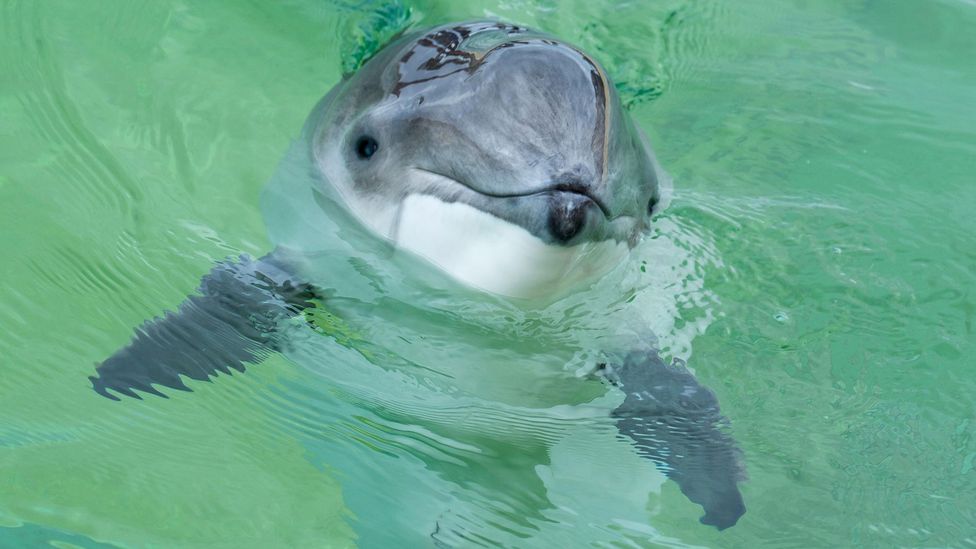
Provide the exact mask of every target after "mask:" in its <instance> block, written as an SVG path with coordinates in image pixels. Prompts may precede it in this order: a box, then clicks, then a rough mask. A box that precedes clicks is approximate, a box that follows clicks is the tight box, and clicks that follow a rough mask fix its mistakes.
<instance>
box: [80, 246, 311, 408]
mask: <svg viewBox="0 0 976 549" xmlns="http://www.w3.org/2000/svg"><path fill="white" fill-rule="evenodd" d="M316 297H317V295H316V293H315V290H314V288H312V287H311V286H309V285H307V284H300V283H295V282H293V281H292V279H291V276H290V275H289V274H288V272H287V271H286V270H285V266H284V265H283V264H282V263H281V262H280V261H279V260H277V259H276V258H275V257H274V255H273V254H269V255H267V256H265V257H263V258H261V259H259V260H257V261H255V260H253V259H250V258H248V257H246V256H242V257H241V258H240V259H239V260H238V261H236V262H230V261H227V262H222V263H220V264H218V265H217V266H216V267H214V269H213V270H212V271H210V273H208V274H207V275H206V276H204V277H203V280H202V281H201V283H200V287H199V294H198V295H192V296H190V297H188V298H187V299H186V300H185V301H184V302H183V303H182V304H180V307H179V309H178V310H177V311H176V312H168V313H166V314H165V316H163V317H162V318H155V319H153V320H150V321H148V322H146V323H145V324H143V325H142V326H141V327H140V328H138V329H137V330H136V334H135V337H134V338H133V339H132V341H131V342H130V343H129V345H128V346H127V347H125V348H123V349H121V350H119V351H117V352H116V353H115V354H113V355H112V356H110V357H109V358H108V359H106V360H105V361H104V362H102V363H101V364H99V365H98V366H97V367H96V374H97V375H95V376H91V377H90V378H89V379H90V380H91V382H92V387H93V388H94V389H95V391H96V392H98V393H99V394H101V395H103V396H105V397H108V398H110V399H113V400H119V398H118V397H117V396H115V395H114V394H112V393H110V392H109V390H110V389H111V390H112V391H114V392H116V393H119V394H123V395H127V396H130V397H134V398H141V397H140V396H139V394H138V393H136V392H135V391H136V390H139V391H143V392H147V393H152V394H156V395H159V396H164V397H165V395H163V394H162V393H161V392H159V390H158V389H156V388H155V387H153V385H161V386H165V387H170V388H172V389H178V390H181V391H189V390H190V389H189V388H188V387H187V386H186V384H185V383H183V380H182V379H181V377H180V376H186V377H188V378H190V379H196V380H209V379H210V377H211V376H213V375H217V374H218V373H219V372H223V373H225V374H230V373H231V369H233V370H237V371H239V372H243V371H244V363H245V362H257V361H259V360H260V358H261V355H262V354H263V353H266V352H268V351H269V350H271V349H273V348H274V333H275V330H276V326H277V324H278V323H279V322H281V321H282V320H284V319H286V318H289V317H292V316H295V315H297V314H299V313H301V311H302V310H304V309H305V308H307V307H311V306H314V304H313V302H312V301H311V300H312V299H315V298H316Z"/></svg>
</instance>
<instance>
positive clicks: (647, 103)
mask: <svg viewBox="0 0 976 549" xmlns="http://www.w3.org/2000/svg"><path fill="white" fill-rule="evenodd" d="M484 16H497V17H501V18H505V19H508V20H512V21H515V22H518V23H523V24H527V25H531V26H534V27H537V28H541V29H543V30H545V31H548V32H550V33H553V34H555V35H558V36H560V37H562V38H564V39H567V40H569V41H572V42H574V43H577V44H579V45H580V46H582V47H583V48H585V49H586V50H588V51H590V52H591V53H592V54H593V55H594V56H595V57H597V58H599V59H600V60H601V61H602V62H603V63H604V64H605V65H606V66H607V68H608V71H609V72H610V74H611V76H612V77H613V78H614V79H615V81H616V84H617V86H618V89H619V90H620V92H621V95H622V97H623V99H624V100H625V102H626V103H627V104H628V105H629V106H630V109H631V112H632V113H633V115H634V116H635V117H636V119H637V120H638V121H639V123H640V124H641V126H642V127H643V128H644V129H645V131H646V132H647V133H648V135H649V136H650V138H651V140H652V142H653V143H654V147H655V150H656V152H657V155H658V157H659V159H660V160H661V163H662V164H663V165H664V166H665V167H666V168H667V169H668V171H669V172H670V173H671V175H672V176H673V178H674V181H675V188H676V191H675V198H674V201H673V203H672V204H671V206H670V208H669V209H668V210H667V211H665V212H664V214H663V215H661V216H660V217H659V218H658V219H657V220H656V223H657V225H658V229H657V232H656V233H655V237H654V238H652V239H650V240H649V241H648V242H647V243H646V244H647V246H645V247H644V249H643V252H642V253H644V254H646V257H648V258H650V259H651V262H650V264H649V269H648V272H650V273H653V274H654V276H655V277H660V281H658V282H656V283H654V284H652V285H651V286H650V289H651V290H653V291H652V292H648V294H649V295H648V296H646V299H645V303H646V304H647V305H646V306H645V309H646V310H647V315H648V317H649V320H648V322H649V323H650V324H652V325H653V328H654V331H655V332H656V333H657V335H658V336H659V337H660V338H661V341H662V342H663V343H664V344H665V349H666V351H668V352H669V353H673V354H674V355H680V356H682V357H684V358H688V360H689V364H690V365H693V366H694V368H695V369H696V372H697V375H698V377H699V379H700V380H701V381H702V382H703V383H704V384H705V385H707V386H709V387H711V388H712V389H713V390H714V391H715V392H716V394H717V395H718V398H719V401H720V402H721V404H722V409H723V412H724V413H725V415H727V416H728V417H729V418H730V420H731V422H732V428H733V431H732V432H733V433H734V435H735V438H736V439H737V440H738V441H739V444H740V445H741V447H742V450H743V453H744V457H745V463H746V466H747V468H748V474H749V480H748V481H747V482H745V483H743V484H742V485H741V488H742V491H743V494H744V497H745V501H746V505H747V507H748V512H747V513H746V515H745V516H744V517H743V518H742V519H741V520H740V521H739V524H738V525H736V526H735V527H733V528H731V529H729V530H726V531H724V532H717V531H715V530H714V529H712V528H709V527H705V526H702V525H699V524H698V522H697V518H698V516H699V515H700V514H701V513H700V509H699V508H698V507H697V506H695V505H693V504H691V503H689V502H688V501H687V500H686V499H685V498H684V496H683V495H682V494H681V493H680V491H679V490H678V489H677V487H676V486H675V485H674V484H673V483H670V482H664V483H663V484H661V480H662V479H661V478H658V477H653V473H654V472H653V467H650V466H648V465H647V464H646V463H643V462H642V461H641V460H639V459H638V458H636V457H634V456H633V455H631V454H632V453H631V454H628V451H627V448H626V447H625V445H623V444H620V443H619V441H616V440H614V438H613V437H612V436H611V435H609V434H607V432H606V430H605V429H600V428H598V427H599V426H600V422H599V421H596V420H594V421H592V422H586V421H584V422H575V420H573V417H574V416H572V414H571V413H570V412H565V410H564V411H563V412H559V413H558V414H557V413H556V412H553V410H563V408H559V407H558V404H559V401H560V400H562V399H565V400H566V402H565V404H567V405H570V404H576V403H577V402H581V401H582V402H585V401H587V399H590V398H597V400H599V399H600V398H602V397H599V395H598V394H597V393H599V386H598V385H596V386H594V384H581V385H580V388H571V389H566V388H564V387H563V386H562V385H559V386H558V387H561V389H556V390H552V387H550V385H548V384H549V383H550V382H553V383H554V381H553V378H551V377H546V376H545V375H544V374H543V373H541V372H543V371H546V370H547V369H551V368H555V369H556V370H558V371H559V372H561V374H566V372H565V371H564V370H559V367H558V365H554V364H549V362H553V361H552V360H549V361H548V362H547V360H546V358H545V357H544V356H542V355H540V354H539V353H538V352H537V351H538V349H535V348H534V347H537V345H536V346H534V345H533V344H532V342H528V343H525V342H522V343H513V344H512V346H511V348H506V347H505V346H504V345H503V344H500V343H499V342H498V341H495V339H492V337H489V336H485V335H484V334H479V333H476V332H477V330H475V329H474V328H471V329H470V332H471V333H470V334H465V333H463V332H464V331H465V329H466V327H465V325H463V324H459V325H457V326H455V328H456V329H457V330H459V333H456V334H455V336H456V337H457V340H458V341H459V343H458V345H457V346H456V347H452V344H451V339H450V338H449V337H446V336H443V334H440V335H441V336H443V337H442V339H440V340H438V341H439V343H438V344H439V345H442V348H441V349H440V350H441V351H442V352H443V353H444V355H445V356H452V355H457V354H459V353H461V352H462V351H463V345H461V343H460V342H463V343H465V344H469V345H470V344H473V343H474V342H477V341H484V342H485V345H486V347H490V350H491V352H493V353H498V356H500V357H507V358H510V359H512V358H513V357H514V359H515V361H514V362H506V363H505V369H504V370H503V371H504V376H508V377H509V378H515V379H522V378H518V376H519V375H520V374H519V371H521V370H522V368H523V364H524V371H525V372H528V374H526V375H525V378H524V379H525V380H526V381H525V382H524V383H522V384H521V385H520V384H519V383H514V382H513V383H510V385H512V386H503V385H498V384H497V379H494V378H497V377H499V375H497V374H495V373H494V372H491V371H474V370H473V369H469V370H471V371H466V372H464V373H465V374H466V375H464V376H458V375H455V378H454V381H449V382H446V383H448V385H450V384H456V386H457V388H458V391H467V394H471V393H473V392H477V391H478V390H479V387H484V388H485V391H489V390H497V392H498V393H497V395H496V396H491V397H485V398H492V399H496V400H498V402H499V403H500V404H499V406H500V407H499V408H498V410H497V413H494V412H493V411H492V410H491V409H488V408H486V409H484V410H482V412H483V413H481V414H469V415H468V416H465V421H468V422H471V423H472V424H473V425H475V426H476V428H472V429H466V428H465V427H464V426H463V425H459V426H458V427H457V431H456V432H454V431H451V430H450V429H447V428H445V427H444V423H445V422H444V421H440V422H439V421H437V420H436V418H435V417H434V416H435V415H436V413H437V412H439V411H440V410H439V409H438V408H437V403H434V404H432V406H431V407H430V409H428V410H423V409H420V408H416V409H414V408H410V407H409V406H406V405H403V406H401V405H400V404H397V402H399V401H396V398H398V394H397V393H402V394H404V395H411V394H414V393H415V392H416V391H417V389H416V387H413V386H411V385H410V382H407V381H397V380H399V379H400V378H398V377H396V376H397V375H401V374H402V373H403V372H401V371H400V370H404V371H405V370H410V368H411V367H413V366H410V365H418V364H419V365H424V364H426V363H428V362H429V363H432V364H433V363H437V362H438V358H439V355H436V354H432V353H430V352H428V353H427V354H426V355H424V354H423V353H421V354H420V355H416V356H415V355H408V354H406V353H404V354H403V356H400V354H398V353H391V352H387V351H389V349H387V348H386V347H384V345H383V343H382V342H383V341H385V340H386V339H387V338H389V337H392V336H391V334H390V333H387V331H389V330H391V329H393V328H391V326H396V320H395V319H393V320H392V321H390V322H385V323H384V322H380V321H378V322H377V323H376V324H375V325H371V324H367V323H363V322H360V323H358V324H357V323H356V322H355V319H343V318H339V317H335V318H333V317H326V318H323V319H320V320H321V321H320V324H322V325H325V326H327V330H326V331H327V332H328V335H329V337H327V338H319V340H318V341H315V342H313V343H310V344H309V345H307V346H305V347H304V350H303V351H301V352H298V353H292V354H291V355H289V356H282V355H273V356H271V357H270V358H269V359H268V360H266V361H265V362H264V363H262V364H260V365H257V366H253V367H251V368H249V370H248V372H247V373H246V374H245V375H235V376H233V377H227V376H222V377H220V378H219V379H218V380H216V382H214V383H212V384H207V383H196V384H194V385H193V386H192V388H193V391H194V392H192V393H177V394H173V395H171V398H170V399H168V400H166V399H159V398H148V399H147V400H145V401H135V400H131V399H130V400H127V401H124V402H121V403H117V402H111V401H109V400H107V399H104V398H101V397H99V396H97V395H96V394H95V393H94V392H92V391H91V390H90V389H89V386H88V381H87V379H86V377H87V376H88V375H91V374H92V371H93V368H94V365H95V364H96V363H98V362H99V361H101V360H103V359H104V358H105V357H107V356H109V355H110V354H111V353H112V352H113V351H115V350H116V349H118V348H119V347H120V346H122V345H124V344H125V343H126V342H127V341H128V339H129V337H130V336H131V334H132V329H133V327H135V326H138V325H139V324H140V323H141V322H143V321H144V320H146V319H147V318H151V317H152V316H154V315H157V314H159V313H160V312H161V311H163V310H166V309H172V308H173V307H175V306H176V305H177V304H178V303H179V302H180V301H181V300H182V299H183V297H185V296H186V295H187V294H188V293H190V292H192V291H193V289H194V288H195V287H196V285H197V283H198V282H199V279H200V277H201V276H202V275H203V274H204V273H206V272H207V271H208V270H209V269H210V268H211V266H212V265H213V263H214V262H216V261H219V260H221V259H223V258H226V257H228V256H234V255H237V254H240V253H248V254H250V255H253V256H260V255H263V254H264V253H266V252H267V251H268V250H269V247H270V241H269V237H268V233H267V230H266V227H265V224H264V220H263V219H262V216H261V213H260V210H259V207H258V203H259V193H260V191H261V189H262V187H263V186H264V184H265V182H267V181H268V180H269V178H271V177H272V175H273V174H274V173H275V170H276V166H277V165H278V162H279V160H280V159H281V158H282V157H283V156H284V155H285V152H286V151H287V149H288V146H289V144H290V143H291V141H292V139H294V138H295V137H296V136H297V134H298V131H299V129H300V127H301V124H302V122H303V120H304V117H305V115H306V114H307V113H308V111H309V110H310V109H311V107H312V106H313V105H314V103H315V102H316V101H317V100H318V98H319V97H321V95H323V94H324V93H325V92H326V91H327V90H328V89H329V88H330V87H331V86H332V85H334V84H335V83H336V82H337V81H338V79H339V78H340V76H341V74H342V71H343V68H346V69H351V68H354V67H355V66H356V64H357V63H358V61H359V60H360V59H362V58H363V57H364V56H366V55H368V54H369V53H370V52H372V51H374V50H375V49H376V47H377V46H378V44H380V43H382V41H383V40H385V39H386V37H388V36H391V35H392V34H394V33H395V32H396V31H397V30H399V29H400V28H402V27H403V26H405V25H415V26H423V25H427V24H434V23H440V22H445V21H450V20H459V19H470V18H473V17H484ZM974 28H976V5H973V4H972V3H971V2H967V1H966V0H943V1H935V0H933V1H929V2H907V1H906V2H889V1H870V0H860V1H839V0H838V1H831V2H828V1H826V0H825V1H819V2H807V1H802V0H793V1H789V2H775V3H773V2H765V1H758V0H753V1H739V2H724V1H718V0H715V1H701V2H677V1H656V2H621V3H618V4H612V5H611V4H608V5H595V3H591V2H584V1H577V2H560V3H555V2H549V1H542V0H537V1H529V0H512V1H500V2H417V3H415V4H410V5H407V6H405V5H400V4H394V3H382V2H375V3H371V2H339V1H325V0H317V1H316V0H290V1H285V2H280V3H274V4H273V3H267V2H256V1H255V2H230V1H227V2H169V1H150V2H136V1H129V0H125V1H122V0H119V1H115V2H111V1H104V0H101V1H98V2H71V1H63V2H57V1H53V0H52V1H45V2H37V1H24V2H18V1H16V0H14V1H11V0H5V1H3V2H0V29H2V30H0V43H2V49H0V113H2V117H3V118H2V120H3V121H2V123H0V236H2V240H0V251H2V256H3V260H2V262H0V269H2V270H0V273H2V279H0V280H2V282H0V327H2V330H0V357H2V358H0V546H2V547H7V546H9V547H34V546H47V545H48V544H49V545H52V546H55V547H103V546H118V547H150V546H152V547H174V546H182V547H192V546H198V547H204V546H206V547H213V546H220V547H245V546H252V547H269V546H296V547H299V546H301V547H306V546H307V547H323V546H351V545H356V544H360V545H362V546H381V545H385V544H389V543H391V540H403V541H404V543H407V544H408V545H419V546H430V545H432V544H433V543H434V540H433V538H431V537H430V536H431V533H432V532H433V531H434V529H435V528H437V527H440V526H441V523H443V524H444V528H445V530H447V525H451V528H454V529H455V530H456V531H460V532H462V533H464V532H467V533H468V535H467V538H465V537H463V536H462V537H455V538H451V539H449V540H448V542H450V543H452V544H453V543H456V544H457V545H459V546H466V545H471V544H474V543H476V542H477V543H490V542H498V543H503V544H506V545H511V546H520V547H521V546H524V547H550V546H554V545H556V544H559V545H562V546H575V545H582V544H584V542H594V543H596V542H603V543H617V544H620V545H625V544H627V543H630V544H637V545H639V546H684V545H699V546H721V547H732V546H737V547H756V546H771V547H782V546H790V547H813V546H816V547H836V546H854V545H860V546H881V547H887V546H952V547H976V404H974V395H976V376H974V375H973V366H974V360H973V358H972V356H973V352H974V350H976V349H974V347H976V345H974V343H976V335H974V331H973V330H974V328H973V321H974V318H973V317H974V315H976V294H974V288H976V242H974V239H973V234H974V232H976V215H974V213H973V211H974V209H976V181H974V175H973V174H974V173H976V33H974V32H973V29H974ZM655 280H658V279H657V278H655ZM602 291H603V292H607V291H609V290H607V289H605V288H604V289H603V290H602ZM637 302H638V303H641V301H640V300H638V301H637ZM409 314H412V313H408V312H405V313H404V315H406V316H409ZM530 320H531V319H530ZM576 320H577V321H578V320H579V319H576ZM523 321H524V319H523ZM436 328H437V327H436V326H434V327H430V329H431V330H436ZM440 328H443V326H441V327H440ZM422 329H424V327H423V326H412V327H411V328H410V330H407V329H406V328H405V329H404V330H405V331H404V333H405V334H408V335H409V334H413V333H415V332H417V331H419V330H422ZM476 336H477V337H476ZM479 337H480V338H482V339H478V338H479ZM496 339H497V338H496ZM425 348H426V349H429V348H430V347H425ZM384 352H386V354H384ZM302 353H305V355H309V354H311V355H315V353H320V355H319V356H321V355H323V354H326V353H331V355H330V356H332V357H333V358H334V359H335V360H336V361H337V362H336V364H335V368H336V370H334V371H330V370H328V369H323V370H321V371H316V370H314V369H311V368H309V367H308V366H307V364H308V363H309V362H310V361H309V360H307V359H306V360H303V358H302ZM506 353H508V354H506ZM519 356H522V357H523V360H524V362H520V361H518V357H519ZM401 362H402V363H404V364H406V366H403V368H400V367H399V366H397V365H398V364H400V363H401ZM377 363H387V364H388V365H390V366H389V368H387V369H385V370H384V369H382V368H374V370H375V371H376V372H379V373H375V374H374V373H367V374H357V375H366V376H372V377H367V378H365V381H368V382H369V383H370V389H369V390H370V391H372V397H373V399H372V403H373V404H372V405H368V404H367V403H368V402H370V401H369V399H366V398H365V397H362V395H360V396H356V397H355V398H353V397H348V395H347V393H348V392H349V391H351V389H349V387H355V386H356V382H357V381H356V379H358V378H356V379H353V378H350V379H353V381H350V382H349V383H348V384H346V385H341V386H340V385H332V384H331V382H330V376H333V375H335V376H339V377H341V371H343V370H342V368H346V369H349V370H356V371H357V372H362V371H369V372H372V370H369V369H368V368H369V367H370V366H375V364H377ZM361 367H362V368H361ZM364 368H365V369H364ZM408 373H409V372H408ZM457 373H458V372H454V374H457ZM413 374H416V375H413V377H411V378H410V379H412V380H414V381H413V383H414V384H417V380H423V379H424V374H417V373H416V372H413ZM404 375H405V374H404ZM478 376H481V377H478ZM564 377H572V376H571V375H568V374H567V375H566V376H564ZM404 379H406V377H405V378H404ZM533 380H535V381H533ZM570 381H572V380H570ZM374 382H375V383H374ZM398 383H401V385H402V387H401V386H399V385H398ZM595 387H596V388H595ZM519 388H521V389H522V390H523V391H524V393H525V394H522V393H519V392H518V390H517V389H519ZM560 391H561V392H560ZM594 391H595V393H594ZM590 393H594V394H590ZM539 395H542V396H543V397H545V398H539V399H537V400H538V402H535V404H534V405H535V406H538V409H539V410H540V411H539V413H538V417H534V416H533V415H532V414H531V409H532V408H531V407H526V406H528V405H527V404H526V402H530V401H532V399H533V398H535V397H538V396H539ZM404 398H406V397H404ZM543 401H545V402H543ZM404 402H405V401H404ZM383 403H386V404H383ZM501 403H504V404H505V406H507V407H501V406H502V404H501ZM401 404H402V403H401ZM397 406H400V407H399V408H398V407H397ZM404 406H406V407H404ZM517 406H522V407H523V408H519V409H523V410H529V412H526V415H525V417H517V415H513V414H512V413H511V410H513V409H516V408H515V407H517ZM572 408H573V407H572V406H568V407H567V409H572ZM411 418H413V421H410V420H411ZM472 432H476V434H472ZM533 434H537V435H538V436H536V437H533V436H532V435H533ZM577 435H578V436H577ZM507 438H511V439H512V440H506V439H507ZM645 481H646V482H645ZM628 489H629V491H628Z"/></svg>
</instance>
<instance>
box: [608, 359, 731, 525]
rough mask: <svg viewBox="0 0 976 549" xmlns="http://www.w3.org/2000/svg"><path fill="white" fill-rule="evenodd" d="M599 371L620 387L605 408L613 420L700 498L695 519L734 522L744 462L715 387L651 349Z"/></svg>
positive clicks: (683, 489) (695, 499) (693, 497)
mask: <svg viewBox="0 0 976 549" xmlns="http://www.w3.org/2000/svg"><path fill="white" fill-rule="evenodd" d="M599 375H600V376H602V377H604V378H605V379H607V381H609V382H610V383H611V384H612V385H614V386H616V387H618V388H620V389H621V390H623V391H624V393H625V394H626V397H625V399H624V402H623V403H621V404H620V406H618V407H617V408H616V409H614V410H613V412H612V413H611V415H612V416H613V417H615V418H617V428H618V429H619V430H620V432H621V433H622V434H623V435H625V436H626V437H628V438H629V439H631V440H632V441H633V442H634V445H635V446H636V448H637V451H638V452H639V453H640V454H641V455H643V456H644V457H646V458H648V459H650V460H651V461H653V462H654V463H655V464H657V465H658V467H659V468H660V469H661V470H662V472H664V474H666V475H667V476H668V478H670V479H671V480H673V481H675V482H676V483H677V484H678V486H679V487H680V488H681V492H682V493H683V494H684V495H685V496H686V497H687V498H688V499H689V500H691V501H693V502H695V503H697V504H699V505H701V506H702V508H703V509H704V510H705V515H704V516H703V517H701V522H702V523H703V524H708V525H711V526H714V527H716V528H718V529H719V530H724V529H726V528H729V527H730V526H733V525H735V523H736V522H737V521H738V520H739V517H741V516H742V515H743V514H744V513H745V512H746V507H745V503H744V502H743V501H742V494H741V493H740V492H739V488H738V485H737V484H738V482H740V481H742V480H745V469H744V467H743V466H742V459H741V455H742V452H741V450H739V448H738V446H737V445H736V443H735V441H734V440H733V439H732V437H731V436H730V435H729V434H728V433H727V432H726V431H725V429H726V428H727V427H728V424H729V421H728V419H727V418H725V417H724V416H722V415H721V413H720V411H719V405H718V399H717V398H715V394H714V393H713V392H712V391H711V390H710V389H708V388H707V387H704V386H703V385H701V384H700V383H699V382H698V380H697V379H695V376H693V375H692V374H691V372H689V371H688V370H687V368H685V366H684V365H683V364H681V363H678V362H676V363H675V364H672V365H668V364H666V363H665V362H664V361H663V360H662V359H661V357H660V356H659V355H658V354H657V352H655V351H651V350H648V351H634V352H631V353H629V354H628V355H627V356H626V357H625V358H624V360H623V362H622V364H620V365H607V364H601V365H600V369H599Z"/></svg>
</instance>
